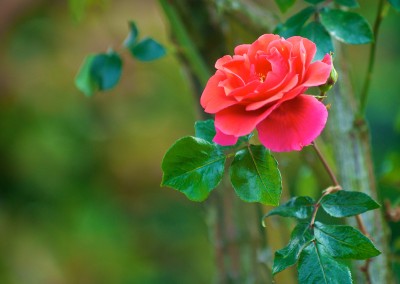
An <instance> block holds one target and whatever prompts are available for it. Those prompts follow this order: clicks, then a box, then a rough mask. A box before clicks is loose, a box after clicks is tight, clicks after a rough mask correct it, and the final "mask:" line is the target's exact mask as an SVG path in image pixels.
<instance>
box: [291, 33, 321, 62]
mask: <svg viewBox="0 0 400 284" xmlns="http://www.w3.org/2000/svg"><path fill="white" fill-rule="evenodd" d="M287 41H289V42H291V43H293V45H294V46H296V47H297V48H296V50H297V52H300V54H301V52H304V53H303V54H302V56H303V64H304V66H305V67H307V66H308V65H310V63H311V61H312V60H313V58H314V56H315V53H316V52H317V46H316V45H315V43H313V42H312V41H311V40H309V39H307V38H304V37H300V36H293V37H290V38H288V39H287ZM297 55H299V53H297V54H295V56H297Z"/></svg>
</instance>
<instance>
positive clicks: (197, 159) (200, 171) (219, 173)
mask: <svg viewBox="0 0 400 284" xmlns="http://www.w3.org/2000/svg"><path fill="white" fill-rule="evenodd" d="M225 160H226V157H225V155H224V154H223V153H221V152H220V151H219V150H218V148H217V147H216V146H215V145H213V144H211V143H209V142H207V141H205V140H203V139H200V138H196V137H191V136H189V137H184V138H182V139H179V140H178V141H176V142H175V144H174V145H172V147H171V148H170V149H169V150H168V151H167V153H166V154H165V156H164V159H163V161H162V165H161V167H162V170H163V173H164V174H163V179H162V182H161V185H162V186H168V187H171V188H174V189H176V190H179V191H181V192H182V193H184V194H185V195H186V196H187V198H189V199H190V200H193V201H203V200H205V199H206V198H207V197H208V195H209V193H210V192H211V191H212V190H213V189H214V188H215V187H217V185H218V184H219V183H220V182H221V180H222V177H223V174H224V165H225Z"/></svg>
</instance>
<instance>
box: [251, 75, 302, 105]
mask: <svg viewBox="0 0 400 284" xmlns="http://www.w3.org/2000/svg"><path fill="white" fill-rule="evenodd" d="M297 78H298V76H297V75H295V76H291V78H290V79H288V81H286V80H284V82H285V84H283V88H282V90H279V91H276V92H273V93H272V94H271V93H266V94H265V97H266V99H264V100H261V99H259V100H257V101H255V102H254V103H249V104H248V105H247V107H246V110H256V109H259V108H261V107H263V106H265V105H267V104H269V103H272V102H274V101H278V100H280V99H281V98H283V97H284V96H287V97H289V96H290V97H295V96H297V95H299V94H301V91H302V90H303V88H301V87H297V88H294V87H295V86H296V84H297ZM293 88H294V89H293ZM286 92H287V94H285V93H286Z"/></svg>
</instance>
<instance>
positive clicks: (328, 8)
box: [274, 0, 374, 59]
mask: <svg viewBox="0 0 400 284" xmlns="http://www.w3.org/2000/svg"><path fill="white" fill-rule="evenodd" d="M275 2H276V4H277V5H278V7H279V9H280V10H281V12H282V13H285V12H286V11H287V10H288V9H289V8H290V7H292V6H293V5H294V4H295V2H296V1H295V0H291V1H286V0H275ZM305 2H308V3H309V4H311V5H309V6H307V7H306V8H304V9H303V10H301V11H299V12H297V13H296V14H294V15H293V16H291V17H289V18H288V19H287V20H286V21H285V22H284V23H281V24H278V25H277V27H276V28H275V30H274V33H276V34H279V35H281V36H283V37H291V36H296V35H301V36H303V37H306V38H308V39H310V40H311V41H313V42H315V43H316V45H317V47H318V48H317V54H316V59H320V58H322V57H323V56H324V54H326V53H330V52H334V47H333V43H332V39H336V40H338V41H340V42H343V43H346V44H352V45H354V44H366V43H371V42H373V40H374V36H373V33H372V30H371V27H370V25H369V24H368V22H367V20H366V19H365V18H364V17H363V16H361V15H360V14H357V13H354V12H351V11H348V10H349V9H352V8H358V7H359V3H358V2H357V0H334V1H325V0H305ZM333 4H336V7H335V6H333ZM312 16H314V17H312Z"/></svg>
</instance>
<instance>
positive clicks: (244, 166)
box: [229, 145, 282, 205]
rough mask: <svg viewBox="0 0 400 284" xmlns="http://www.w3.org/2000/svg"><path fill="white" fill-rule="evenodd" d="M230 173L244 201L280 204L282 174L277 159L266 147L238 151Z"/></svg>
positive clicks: (257, 146)
mask: <svg viewBox="0 0 400 284" xmlns="http://www.w3.org/2000/svg"><path fill="white" fill-rule="evenodd" d="M229 173H230V178H231V182H232V185H233V188H234V189H235V191H236V193H237V195H238V196H239V197H240V198H241V199H242V200H243V201H246V202H260V203H263V204H269V205H278V204H279V199H280V196H281V192H282V179H281V174H280V172H279V169H278V163H277V162H276V160H275V158H274V157H273V156H272V155H271V153H270V152H269V151H268V150H267V149H265V147H264V146H261V145H250V146H248V147H247V148H245V149H242V150H240V151H238V152H237V153H236V155H235V158H234V160H233V162H232V164H231V167H230V171H229Z"/></svg>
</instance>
